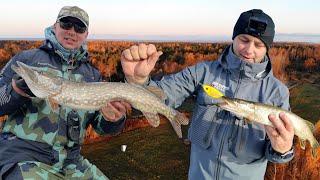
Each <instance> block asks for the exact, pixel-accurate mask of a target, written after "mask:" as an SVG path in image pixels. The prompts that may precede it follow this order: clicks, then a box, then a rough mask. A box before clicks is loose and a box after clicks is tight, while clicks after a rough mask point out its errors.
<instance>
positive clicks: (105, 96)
mask: <svg viewBox="0 0 320 180" xmlns="http://www.w3.org/2000/svg"><path fill="white" fill-rule="evenodd" d="M11 68H12V69H13V70H14V71H15V72H16V73H17V74H18V75H20V76H21V77H22V78H23V79H24V80H25V82H26V84H27V85H28V87H29V88H30V90H31V91H32V93H33V94H34V95H35V96H37V97H39V98H42V99H45V100H47V102H49V104H50V106H51V107H52V108H53V109H54V107H57V105H58V104H59V105H61V106H66V107H70V108H73V109H82V110H100V109H101V108H102V107H103V106H105V104H106V103H107V102H110V101H118V100H125V101H127V102H128V103H130V104H131V105H132V107H134V108H135V109H138V110H140V111H141V112H142V113H143V115H144V116H145V117H146V119H147V120H148V122H149V124H150V125H151V126H153V127H157V126H159V124H160V119H159V116H158V113H159V114H162V115H164V116H165V117H166V118H167V119H168V120H169V121H170V123H171V125H172V127H173V129H174V131H175V132H176V133H177V135H178V137H179V138H181V137H182V132H181V125H187V124H188V123H189V120H188V119H187V118H186V117H185V116H184V114H182V113H180V112H178V111H176V110H174V109H173V108H171V107H168V106H166V105H165V104H164V103H163V101H162V99H163V98H164V97H165V95H164V93H163V91H162V90H160V89H159V88H156V87H147V88H144V87H142V86H139V85H134V84H129V83H120V82H91V83H84V82H81V83H79V82H73V81H68V80H65V79H62V78H60V77H56V76H53V75H50V74H48V73H46V72H43V71H41V70H40V69H39V68H36V67H33V66H28V65H26V64H24V63H22V62H17V66H16V65H12V66H11Z"/></svg>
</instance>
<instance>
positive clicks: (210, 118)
mask: <svg viewBox="0 0 320 180" xmlns="http://www.w3.org/2000/svg"><path fill="white" fill-rule="evenodd" d="M217 111H218V108H217V107H216V106H212V105H208V106H204V105H199V104H196V107H195V110H194V113H193V116H192V121H191V127H190V129H189V138H190V140H191V142H192V143H195V144H198V145H200V146H201V147H203V148H208V147H210V145H211V140H212V135H213V134H214V132H215V131H216V129H217V126H218V124H217V123H216V122H214V119H215V117H216V113H217Z"/></svg>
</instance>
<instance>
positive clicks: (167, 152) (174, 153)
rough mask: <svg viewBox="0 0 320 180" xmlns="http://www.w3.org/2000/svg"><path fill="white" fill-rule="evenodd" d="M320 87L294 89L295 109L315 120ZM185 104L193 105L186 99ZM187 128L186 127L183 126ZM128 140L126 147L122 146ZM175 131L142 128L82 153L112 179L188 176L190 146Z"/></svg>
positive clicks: (319, 115) (318, 113) (319, 112)
mask: <svg viewBox="0 0 320 180" xmlns="http://www.w3.org/2000/svg"><path fill="white" fill-rule="evenodd" d="M319 94H320V87H319V86H316V85H314V84H302V85H299V86H296V87H295V88H293V89H292V90H291V99H290V103H291V107H292V111H293V112H295V113H296V114H298V115H299V116H301V117H303V118H305V119H308V120H310V121H312V122H315V121H316V120H319V119H320V110H319V109H320V107H319V106H320V96H319ZM185 106H188V107H186V108H183V107H182V109H184V110H185V109H190V104H189V103H187V104H186V105H185ZM184 132H186V130H185V129H184ZM122 144H127V145H128V147H127V151H126V152H121V150H120V146H121V145H122ZM189 148H190V147H188V146H186V145H184V144H183V143H182V142H181V141H180V140H178V138H177V136H176V135H175V134H174V132H173V130H172V128H171V126H170V124H169V123H163V124H161V125H160V126H159V127H158V128H152V127H147V128H142V129H137V130H134V131H130V132H127V133H122V134H121V135H119V136H117V137H114V138H112V139H111V140H110V141H109V142H107V143H106V142H99V143H94V144H88V145H85V146H84V148H83V155H84V156H85V157H87V158H88V159H89V160H90V161H91V162H92V163H94V164H96V165H97V166H98V167H99V168H100V169H101V170H102V171H103V172H104V173H105V174H106V175H107V176H108V177H109V178H110V179H187V171H188V166H189V151H190V149H189Z"/></svg>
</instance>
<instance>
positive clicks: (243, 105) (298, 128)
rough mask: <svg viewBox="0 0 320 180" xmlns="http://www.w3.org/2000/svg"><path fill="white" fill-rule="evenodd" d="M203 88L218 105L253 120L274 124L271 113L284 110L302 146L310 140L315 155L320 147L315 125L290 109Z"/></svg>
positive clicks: (209, 86)
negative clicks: (227, 95)
mask: <svg viewBox="0 0 320 180" xmlns="http://www.w3.org/2000/svg"><path fill="white" fill-rule="evenodd" d="M202 88H203V90H204V91H205V92H206V94H207V95H208V96H210V97H212V98H215V99H218V100H219V102H218V103H217V106H219V107H221V108H222V109H224V110H227V111H230V112H232V113H233V114H235V115H237V116H239V117H244V118H245V119H246V120H249V121H252V122H258V123H261V124H265V125H269V126H273V125H272V123H271V122H270V121H269V118H268V116H269V114H275V115H276V116H277V117H278V116H279V113H280V112H284V113H285V114H286V115H287V116H288V117H289V118H290V120H291V122H292V124H293V127H294V134H295V135H296V136H298V137H299V138H300V140H301V141H300V146H301V148H302V149H305V141H306V140H308V141H309V142H310V144H311V147H312V154H313V156H316V149H317V148H319V147H320V145H319V142H318V141H317V140H316V138H315V137H314V136H313V133H312V132H313V130H314V125H313V124H312V123H310V122H309V121H307V120H304V119H302V118H301V117H299V116H297V115H296V114H294V113H292V112H290V111H287V110H284V109H281V108H278V107H274V106H271V105H267V104H262V103H256V102H251V101H246V100H242V99H232V98H228V97H225V96H224V95H223V94H222V93H221V92H220V91H219V90H217V89H216V88H214V87H213V86H211V85H202Z"/></svg>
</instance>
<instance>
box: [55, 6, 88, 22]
mask: <svg viewBox="0 0 320 180" xmlns="http://www.w3.org/2000/svg"><path fill="white" fill-rule="evenodd" d="M64 17H74V18H77V19H79V20H80V21H82V22H83V23H84V24H85V25H86V26H87V27H88V26H89V16H88V14H87V12H86V11H84V10H83V9H81V8H79V7H78V6H64V7H63V8H61V10H60V12H59V14H58V18H57V20H59V19H61V18H64Z"/></svg>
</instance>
